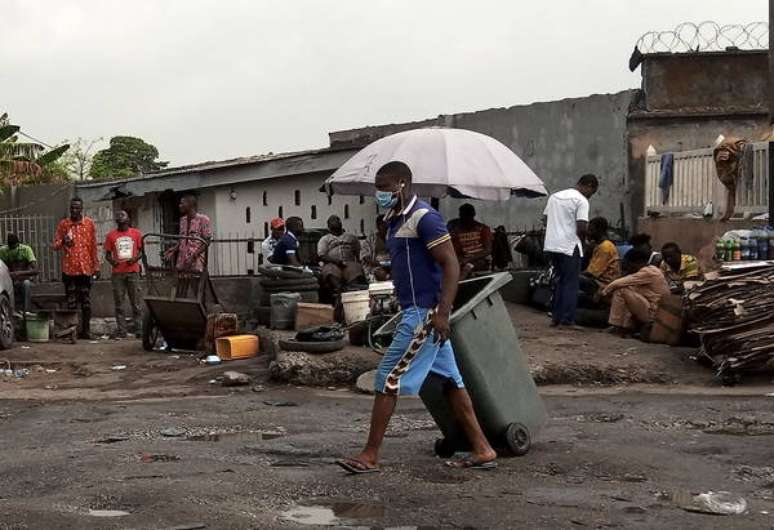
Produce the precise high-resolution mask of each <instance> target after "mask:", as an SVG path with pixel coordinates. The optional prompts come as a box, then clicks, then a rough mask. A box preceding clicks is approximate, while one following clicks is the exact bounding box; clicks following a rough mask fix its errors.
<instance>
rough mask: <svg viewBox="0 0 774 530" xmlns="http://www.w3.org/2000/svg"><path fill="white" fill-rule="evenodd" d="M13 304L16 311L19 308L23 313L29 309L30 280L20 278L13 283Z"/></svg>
mask: <svg viewBox="0 0 774 530" xmlns="http://www.w3.org/2000/svg"><path fill="white" fill-rule="evenodd" d="M13 297H14V306H15V309H16V310H17V311H18V310H19V309H20V308H21V309H22V311H24V313H27V312H28V311H29V310H30V300H31V298H32V281H31V280H22V281H20V282H15V283H14V284H13Z"/></svg>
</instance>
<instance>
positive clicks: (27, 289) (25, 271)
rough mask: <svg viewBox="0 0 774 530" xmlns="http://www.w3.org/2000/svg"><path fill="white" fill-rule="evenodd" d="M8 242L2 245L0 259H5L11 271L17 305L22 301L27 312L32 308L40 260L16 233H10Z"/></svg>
mask: <svg viewBox="0 0 774 530" xmlns="http://www.w3.org/2000/svg"><path fill="white" fill-rule="evenodd" d="M6 242H7V243H8V244H7V245H5V246H3V247H0V260H3V262H4V263H5V264H6V266H7V267H8V270H9V271H10V274H11V280H12V281H13V296H14V298H15V299H16V307H17V309H18V308H19V303H20V302H21V307H22V309H23V310H24V312H25V313H26V312H27V311H29V310H30V297H31V296H32V278H34V277H35V276H37V275H38V261H37V260H36V259H35V253H34V252H32V248H31V247H30V246H29V245H25V244H23V243H20V242H19V237H18V236H17V235H16V234H13V233H9V234H8V236H7V238H6Z"/></svg>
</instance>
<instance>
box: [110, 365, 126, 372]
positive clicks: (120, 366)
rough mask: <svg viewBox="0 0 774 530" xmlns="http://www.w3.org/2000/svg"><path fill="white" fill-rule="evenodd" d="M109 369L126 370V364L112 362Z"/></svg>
mask: <svg viewBox="0 0 774 530" xmlns="http://www.w3.org/2000/svg"><path fill="white" fill-rule="evenodd" d="M111 370H115V371H118V370H126V365H125V364H114V365H113V367H112V368H111Z"/></svg>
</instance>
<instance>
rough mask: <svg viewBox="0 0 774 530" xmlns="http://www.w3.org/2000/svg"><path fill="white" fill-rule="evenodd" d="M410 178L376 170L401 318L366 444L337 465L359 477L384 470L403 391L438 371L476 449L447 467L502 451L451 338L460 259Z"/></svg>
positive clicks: (469, 464)
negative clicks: (484, 423) (476, 405)
mask: <svg viewBox="0 0 774 530" xmlns="http://www.w3.org/2000/svg"><path fill="white" fill-rule="evenodd" d="M411 181H412V175H411V170H410V169H409V167H408V166H407V165H406V164H404V163H403V162H398V161H394V162H389V163H387V164H385V165H384V166H382V167H381V168H380V169H379V171H377V173H376V181H375V184H376V202H377V204H378V205H379V206H380V207H382V208H384V209H387V210H388V213H387V215H386V217H385V220H386V221H387V222H388V223H389V229H388V233H387V247H388V249H389V251H390V257H391V260H392V280H393V283H394V284H395V288H396V292H397V294H398V298H399V301H400V305H401V308H402V309H403V316H402V319H401V322H400V324H398V327H397V329H396V331H395V335H394V337H393V341H392V344H390V347H389V348H388V350H387V352H386V353H385V355H384V357H383V358H382V362H381V363H380V365H379V368H378V370H377V375H376V381H375V388H376V398H375V400H374V407H373V411H372V414H371V429H370V432H369V435H368V441H367V443H366V446H365V448H364V449H363V451H362V452H361V453H360V454H358V455H357V456H355V457H351V458H345V459H342V460H339V461H338V462H337V463H338V464H339V466H341V467H342V468H344V469H345V470H347V471H348V472H350V473H354V474H359V473H371V472H375V471H378V470H379V464H378V462H379V450H380V448H381V445H382V442H383V440H384V435H385V432H386V430H387V426H388V424H389V421H390V417H391V416H392V413H393V411H394V409H395V404H396V402H397V399H398V395H416V394H418V393H419V390H420V387H421V386H422V384H423V383H424V381H425V378H426V377H427V376H428V374H429V373H431V372H432V373H433V374H436V375H438V376H441V377H443V378H444V379H445V380H446V399H447V400H448V403H449V406H450V407H451V409H452V410H453V411H454V415H455V417H456V418H457V420H458V422H459V423H460V425H461V426H462V428H463V430H464V432H465V434H466V436H467V438H468V440H469V441H470V445H471V447H472V450H471V454H470V456H469V457H467V458H464V459H461V460H458V461H453V462H447V465H449V466H451V467H457V468H476V469H492V468H494V467H496V465H497V464H496V462H495V459H496V456H497V455H496V453H495V451H494V449H492V447H491V446H490V445H489V442H488V441H487V439H486V437H485V436H484V433H483V431H482V430H481V427H480V425H479V422H478V420H477V418H476V414H475V412H474V410H473V404H472V402H471V400H470V396H469V395H468V393H467V391H466V390H465V387H464V384H463V381H462V376H461V375H460V371H459V369H458V367H457V363H456V360H455V358H454V351H453V350H452V346H451V343H450V342H449V335H450V328H449V316H450V313H451V310H452V303H453V301H454V297H455V295H456V292H457V283H458V280H459V273H460V272H459V264H458V261H457V256H456V254H455V252H454V247H453V246H452V244H451V238H450V236H449V233H448V231H447V229H446V225H445V223H444V222H443V219H442V217H441V215H440V214H439V213H438V212H437V211H435V210H434V209H433V208H431V207H430V206H429V205H428V204H427V203H425V202H424V201H421V200H419V199H418V198H417V196H416V195H414V194H413V193H412V191H411Z"/></svg>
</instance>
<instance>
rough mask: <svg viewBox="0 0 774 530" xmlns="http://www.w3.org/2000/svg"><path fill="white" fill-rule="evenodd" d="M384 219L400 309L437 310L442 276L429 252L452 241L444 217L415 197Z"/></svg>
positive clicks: (393, 279)
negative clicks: (387, 225) (414, 307)
mask: <svg viewBox="0 0 774 530" xmlns="http://www.w3.org/2000/svg"><path fill="white" fill-rule="evenodd" d="M385 220H386V221H387V222H388V223H389V228H388V231H387V249H388V250H389V251H390V258H391V260H392V282H393V284H394V285H395V292H396V293H397V295H398V301H399V302H400V305H401V307H402V308H406V307H411V306H413V305H416V306H418V307H421V308H425V309H433V308H435V307H436V306H437V305H438V300H439V298H440V294H441V277H442V274H441V267H440V266H439V265H438V263H436V261H435V260H434V259H433V256H432V254H430V250H431V249H432V248H434V247H436V246H438V245H440V244H441V243H444V242H446V241H450V239H451V238H450V236H449V232H448V231H447V230H446V223H444V221H443V218H442V217H441V214H440V213H438V212H437V211H436V210H434V209H433V208H432V207H431V206H430V205H429V204H427V203H426V202H424V201H421V200H419V199H418V198H417V197H416V196H414V198H412V199H411V202H409V204H408V206H406V208H405V209H404V210H403V211H401V212H399V213H396V212H394V211H391V212H390V213H389V214H388V216H387V217H385ZM412 279H413V293H412Z"/></svg>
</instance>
